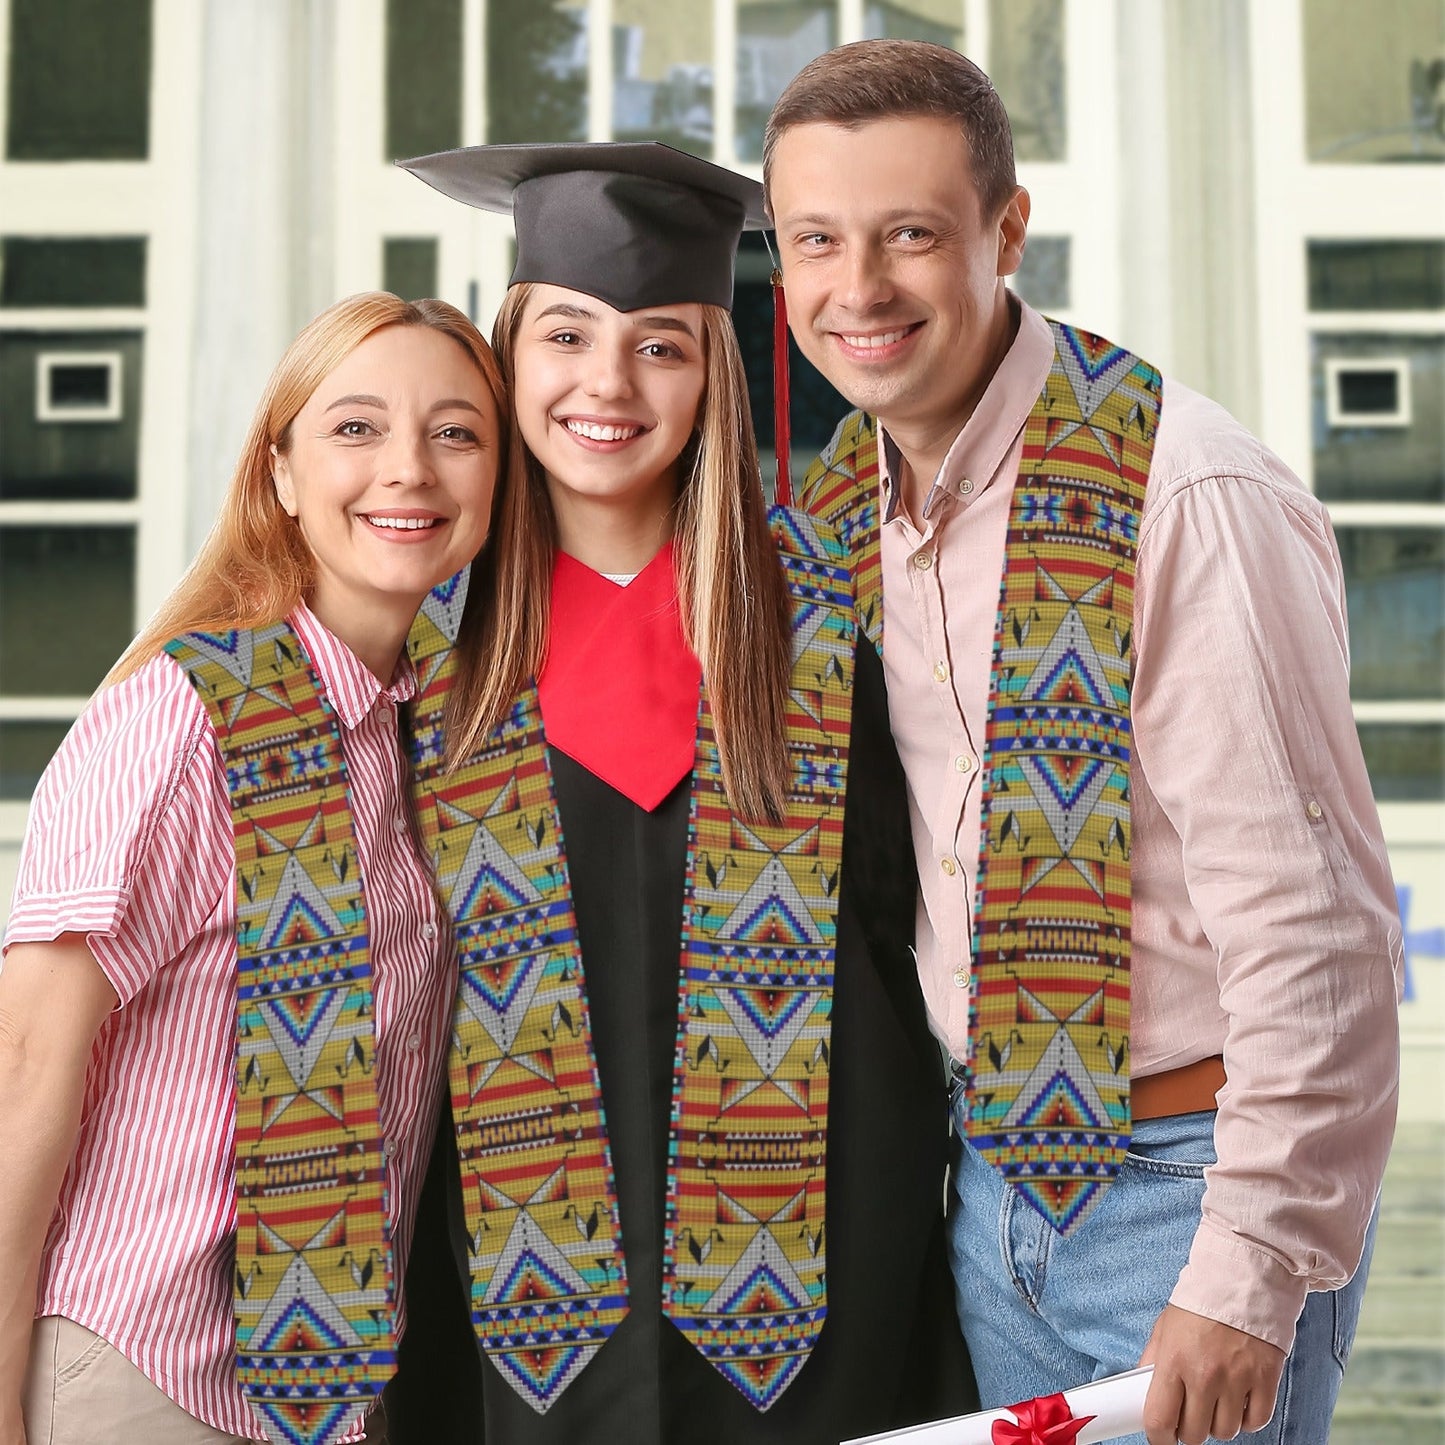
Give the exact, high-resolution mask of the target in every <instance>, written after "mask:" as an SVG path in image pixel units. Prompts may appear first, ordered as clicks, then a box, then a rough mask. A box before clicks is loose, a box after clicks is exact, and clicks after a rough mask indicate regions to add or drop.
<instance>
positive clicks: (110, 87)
mask: <svg viewBox="0 0 1445 1445" xmlns="http://www.w3.org/2000/svg"><path fill="white" fill-rule="evenodd" d="M150 96H151V6H150V0H10V75H9V91H8V102H7V105H6V130H5V134H6V147H5V149H6V154H7V155H8V156H9V158H10V159H11V160H12V161H81V160H86V161H123V160H144V159H145V158H146V155H147V154H148V152H149V149H150Z"/></svg>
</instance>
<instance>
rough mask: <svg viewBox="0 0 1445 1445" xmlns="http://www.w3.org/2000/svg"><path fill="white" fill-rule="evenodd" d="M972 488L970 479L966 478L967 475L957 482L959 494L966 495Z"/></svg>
mask: <svg viewBox="0 0 1445 1445" xmlns="http://www.w3.org/2000/svg"><path fill="white" fill-rule="evenodd" d="M972 490H973V483H972V482H971V481H969V479H968V478H967V477H965V478H964V479H963V480H962V481H961V482H960V483H959V484H958V491H959V495H960V496H964V497H966V496H967V495H968V494H969V493H970V492H971V491H972Z"/></svg>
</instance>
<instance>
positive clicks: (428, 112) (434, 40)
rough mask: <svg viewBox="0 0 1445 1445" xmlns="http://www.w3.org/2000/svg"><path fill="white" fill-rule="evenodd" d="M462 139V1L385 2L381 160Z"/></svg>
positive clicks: (441, 147) (445, 147) (436, 148)
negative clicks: (382, 147)
mask: <svg viewBox="0 0 1445 1445" xmlns="http://www.w3.org/2000/svg"><path fill="white" fill-rule="evenodd" d="M461 143H462V0H386V155H385V156H384V157H383V159H385V160H389V161H394V160H400V159H402V157H404V156H419V155H424V154H425V153H426V152H428V151H444V150H450V149H451V148H452V147H453V146H459V145H460V144H461Z"/></svg>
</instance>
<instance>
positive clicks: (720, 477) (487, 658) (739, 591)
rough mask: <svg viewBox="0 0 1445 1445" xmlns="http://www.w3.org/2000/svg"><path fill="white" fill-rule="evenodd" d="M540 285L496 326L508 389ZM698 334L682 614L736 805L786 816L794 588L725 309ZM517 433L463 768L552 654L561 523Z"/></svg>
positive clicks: (682, 544) (481, 614) (471, 617)
mask: <svg viewBox="0 0 1445 1445" xmlns="http://www.w3.org/2000/svg"><path fill="white" fill-rule="evenodd" d="M532 289H533V288H532V287H531V286H530V285H528V284H526V283H521V284H518V285H516V286H513V287H512V288H511V290H510V291H508V293H507V296H506V300H505V301H504V302H503V303H502V308H501V310H500V311H499V312H498V313H497V320H496V323H495V325H494V326H493V327H492V345H493V347H494V348H495V349H496V352H497V356H498V358H499V359H500V361H501V365H502V374H503V376H504V377H505V378H506V380H507V382H508V384H509V385H510V384H511V381H512V378H513V375H514V363H515V356H516V341H517V333H518V331H519V330H520V329H521V323H522V315H523V312H524V310H525V309H526V305H527V300H528V298H529V297H530V296H531V294H532ZM702 340H703V355H704V362H705V365H706V368H707V373H706V381H705V384H704V390H703V399H702V405H701V408H700V416H699V428H700V430H699V435H698V439H697V441H696V443H695V444H690V445H689V446H688V448H687V449H686V450H685V451H684V453H683V456H682V460H681V466H680V471H681V475H682V479H683V480H682V485H681V488H680V490H679V495H678V499H677V515H676V528H675V532H674V537H675V543H674V565H675V567H676V570H677V584H678V598H679V606H680V610H681V614H682V623H683V629H684V632H685V634H686V636H687V640H688V645H689V646H690V647H691V648H692V650H693V651H694V652H695V653H696V654H697V656H698V659H699V661H700V662H701V663H702V673H703V677H704V678H705V679H706V684H707V693H708V703H709V705H710V707H711V709H712V716H713V720H714V723H715V724H716V728H717V744H718V753H719V756H720V760H721V763H722V775H723V786H724V787H725V788H726V789H727V794H728V799H729V801H730V802H731V804H732V806H733V807H734V808H735V809H736V810H737V811H738V812H739V813H741V814H742V815H743V816H745V817H749V818H756V819H762V818H769V817H771V818H779V817H781V816H782V812H783V805H784V802H785V800H786V798H787V793H788V784H789V775H790V774H789V761H788V751H787V700H788V683H789V676H790V673H791V647H792V644H791V638H790V630H789V607H788V598H787V589H786V586H785V584H784V581H783V574H782V568H781V566H780V565H779V562H778V557H777V552H776V550H775V549H774V546H773V541H772V536H771V534H770V533H769V530H768V523H767V505H766V503H765V501H764V500H763V491H762V479H761V478H760V476H759V474H758V457H757V446H756V443H755V442H754V439H753V424H752V418H751V416H750V414H749V412H748V393H747V378H746V375H745V373H744V371H743V362H742V355H741V353H740V352H739V351H738V344H737V337H736V334H735V333H734V331H733V327H732V320H731V318H730V317H729V316H728V314H727V312H726V311H724V310H723V309H722V308H721V307H719V306H704V307H703V308H702ZM510 426H511V435H510V437H509V444H508V458H509V459H508V464H507V467H506V470H505V471H504V473H503V476H502V480H501V482H500V484H499V489H498V498H497V503H496V509H495V511H494V514H493V524H492V535H491V538H490V539H489V541H488V544H487V546H486V548H485V549H484V551H483V553H482V556H481V558H480V559H479V561H478V564H477V566H476V567H475V568H474V569H473V575H472V584H471V589H470V591H469V593H468V596H467V605H466V610H465V612H464V615H463V618H462V624H461V630H460V632H459V634H458V637H457V677H456V681H455V683H454V685H453V690H452V693H451V697H450V700H449V702H448V713H447V734H448V739H449V741H448V752H449V754H450V755H451V757H452V758H453V759H454V760H460V759H462V758H465V757H467V756H468V755H469V754H470V753H472V752H474V751H475V750H476V748H477V747H478V746H479V745H480V744H481V742H482V741H483V740H484V739H485V738H486V737H487V735H488V734H489V733H490V732H491V731H492V729H493V728H494V727H496V725H497V723H498V722H499V721H500V720H501V719H502V717H503V716H504V715H505V714H506V712H507V710H508V709H509V708H510V707H511V706H512V704H513V703H514V702H515V700H516V698H517V696H518V695H519V694H520V693H521V692H522V691H523V689H524V688H525V687H526V686H527V684H528V682H529V681H530V680H531V679H532V678H535V677H536V676H538V674H539V673H540V672H541V670H542V666H543V664H544V662H545V660H546V656H547V636H548V627H549V621H550V614H551V597H552V566H553V561H554V559H555V555H556V549H557V524H556V520H555V518H554V516H553V513H552V503H551V500H550V498H549V496H548V493H547V483H546V478H545V476H544V475H543V472H542V468H541V467H540V466H539V465H538V464H537V462H536V460H535V459H534V458H533V457H532V455H531V453H530V452H529V451H528V449H527V446H526V443H525V442H524V441H523V440H522V437H521V433H520V431H519V430H518V429H517V423H516V418H515V417H513V418H512V419H511V422H510Z"/></svg>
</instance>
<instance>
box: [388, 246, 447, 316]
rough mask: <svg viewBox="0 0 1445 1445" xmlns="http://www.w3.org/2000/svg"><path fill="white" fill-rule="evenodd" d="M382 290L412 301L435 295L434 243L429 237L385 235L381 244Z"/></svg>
mask: <svg viewBox="0 0 1445 1445" xmlns="http://www.w3.org/2000/svg"><path fill="white" fill-rule="evenodd" d="M381 252H382V257H381V285H382V289H383V290H386V291H390V292H391V293H392V294H393V295H396V296H400V297H401V299H402V300H403V301H415V300H417V299H418V298H419V297H422V296H435V295H436V294H437V243H436V240H435V239H434V238H433V237H431V236H388V237H387V238H386V239H385V240H384V241H383V242H382V243H381Z"/></svg>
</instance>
